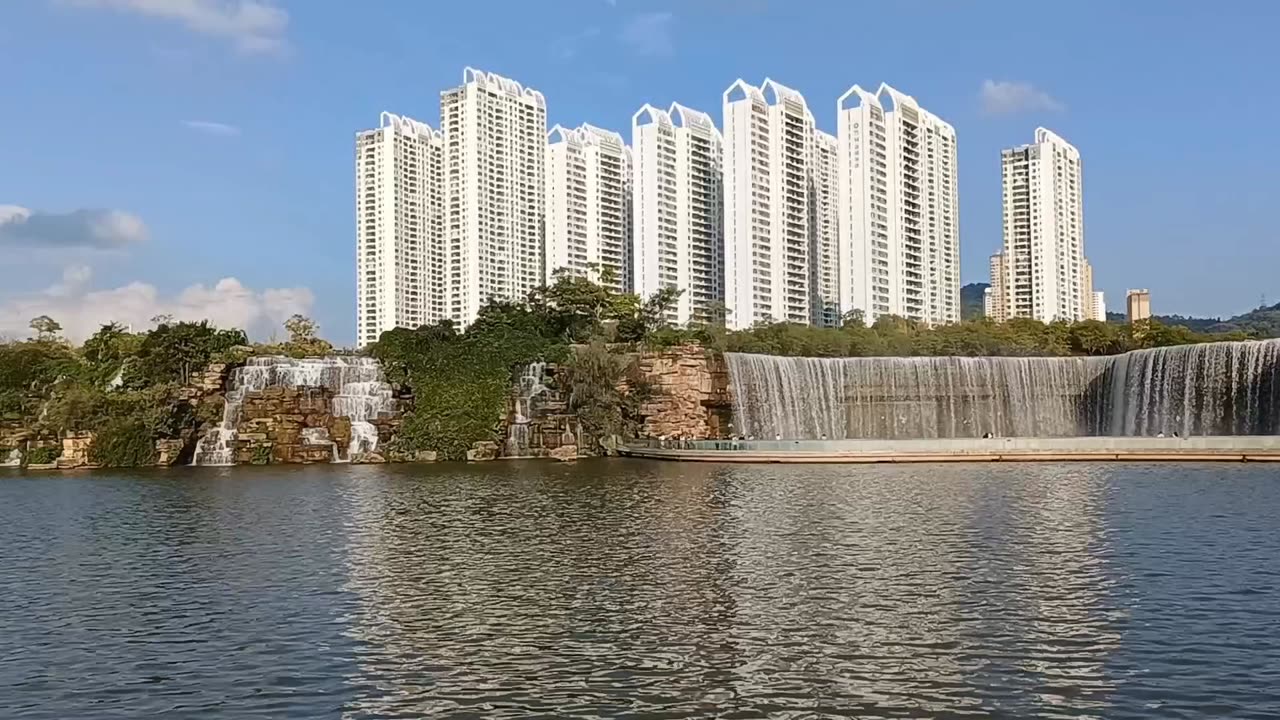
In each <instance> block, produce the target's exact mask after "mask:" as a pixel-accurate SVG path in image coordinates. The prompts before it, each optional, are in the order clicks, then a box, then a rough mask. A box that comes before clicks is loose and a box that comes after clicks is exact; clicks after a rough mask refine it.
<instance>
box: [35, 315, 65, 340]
mask: <svg viewBox="0 0 1280 720" xmlns="http://www.w3.org/2000/svg"><path fill="white" fill-rule="evenodd" d="M28 327H30V328H31V329H32V330H33V331H35V334H36V339H37V340H40V341H41V342H50V341H52V340H56V339H58V336H59V333H61V332H62V326H61V325H59V324H58V322H57V321H56V320H54V319H53V318H51V317H49V316H48V315H40V316H39V317H34V318H32V319H31V323H30V324H29V326H28Z"/></svg>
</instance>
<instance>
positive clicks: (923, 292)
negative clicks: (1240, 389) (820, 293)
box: [836, 85, 960, 325]
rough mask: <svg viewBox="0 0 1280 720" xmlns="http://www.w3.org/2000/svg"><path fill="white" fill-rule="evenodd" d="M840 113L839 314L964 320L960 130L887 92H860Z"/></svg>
mask: <svg viewBox="0 0 1280 720" xmlns="http://www.w3.org/2000/svg"><path fill="white" fill-rule="evenodd" d="M836 112H837V119H838V138H839V173H840V188H839V192H840V211H839V232H840V271H839V272H840V309H841V312H849V311H850V310H861V311H862V312H863V314H864V317H865V319H866V321H867V322H874V321H875V320H876V318H877V317H879V316H881V315H898V316H901V317H906V318H910V319H912V320H918V321H921V322H925V323H928V324H930V325H936V324H942V323H951V322H958V321H959V320H960V216H959V194H958V184H959V183H958V169H957V168H958V166H957V159H956V134H955V130H954V129H952V127H951V126H950V125H948V124H947V123H946V122H943V121H942V120H941V119H939V118H938V117H936V116H934V115H932V114H931V113H929V112H927V111H925V110H924V109H922V108H921V107H920V106H919V105H918V104H917V103H916V101H915V99H914V98H912V97H911V96H909V95H905V94H903V93H901V92H898V91H897V90H895V89H893V88H892V87H889V86H888V85H881V86H880V89H879V90H878V91H877V92H876V93H875V94H874V95H873V94H871V93H869V92H867V91H865V90H863V89H862V88H861V87H858V86H857V85H855V86H853V87H852V88H850V89H849V90H848V92H846V93H845V94H844V95H842V96H841V97H840V99H839V100H838V101H837V103H836Z"/></svg>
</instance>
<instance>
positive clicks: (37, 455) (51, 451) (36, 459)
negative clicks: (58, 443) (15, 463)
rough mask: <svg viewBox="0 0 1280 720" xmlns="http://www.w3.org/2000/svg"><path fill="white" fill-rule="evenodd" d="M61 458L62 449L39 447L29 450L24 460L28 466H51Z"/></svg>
mask: <svg viewBox="0 0 1280 720" xmlns="http://www.w3.org/2000/svg"><path fill="white" fill-rule="evenodd" d="M60 457H62V448H61V447H37V448H31V449H30V450H28V451H27V454H26V455H24V456H23V460H24V461H25V462H26V464H27V465H49V464H52V463H55V462H57V461H58V458H60Z"/></svg>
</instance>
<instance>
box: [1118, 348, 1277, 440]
mask: <svg viewBox="0 0 1280 720" xmlns="http://www.w3.org/2000/svg"><path fill="white" fill-rule="evenodd" d="M1106 393H1107V396H1108V397H1107V403H1108V404H1109V406H1110V408H1111V413H1110V416H1109V418H1108V419H1109V420H1110V423H1109V430H1110V434H1113V435H1155V434H1157V433H1165V434H1166V435H1171V434H1173V433H1175V432H1176V433H1178V434H1179V435H1183V436H1186V435H1278V434H1280V340H1264V341H1259V342H1224V343H1205V344H1203V345H1178V346H1175V347H1165V348H1154V349H1151V350H1136V351H1134V352H1131V353H1127V354H1125V355H1120V356H1118V357H1116V358H1115V359H1114V362H1113V364H1112V367H1111V369H1110V378H1109V382H1108V383H1107V385H1106Z"/></svg>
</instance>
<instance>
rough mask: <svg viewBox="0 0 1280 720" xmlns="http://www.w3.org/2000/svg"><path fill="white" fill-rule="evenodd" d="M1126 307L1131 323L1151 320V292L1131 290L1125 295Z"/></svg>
mask: <svg viewBox="0 0 1280 720" xmlns="http://www.w3.org/2000/svg"><path fill="white" fill-rule="evenodd" d="M1125 305H1126V306H1127V307H1126V310H1127V311H1128V313H1127V314H1128V317H1129V322H1131V323H1135V322H1138V321H1140V320H1150V319H1151V291H1150V290H1130V291H1129V292H1127V293H1125Z"/></svg>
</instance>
